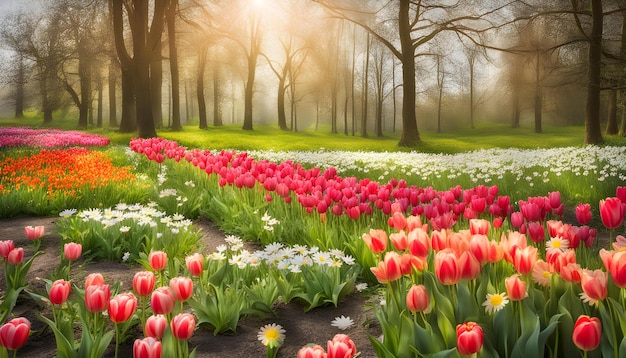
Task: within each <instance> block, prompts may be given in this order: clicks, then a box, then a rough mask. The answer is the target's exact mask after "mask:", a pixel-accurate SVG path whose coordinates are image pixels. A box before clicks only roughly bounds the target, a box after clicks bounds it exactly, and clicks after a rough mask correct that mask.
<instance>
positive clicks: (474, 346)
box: [456, 322, 484, 355]
mask: <svg viewBox="0 0 626 358" xmlns="http://www.w3.org/2000/svg"><path fill="white" fill-rule="evenodd" d="M483 340H484V337H483V329H482V328H481V327H480V326H479V325H478V324H476V323H475V322H466V323H463V324H459V325H458V326H456V349H457V350H458V351H459V353H460V354H461V355H470V354H474V353H478V351H480V349H481V348H482V346H483Z"/></svg>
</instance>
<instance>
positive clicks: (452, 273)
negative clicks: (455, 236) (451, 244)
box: [435, 249, 463, 285]
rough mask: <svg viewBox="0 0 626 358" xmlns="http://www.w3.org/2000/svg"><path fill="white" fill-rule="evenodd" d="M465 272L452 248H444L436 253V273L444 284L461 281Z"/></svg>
mask: <svg viewBox="0 0 626 358" xmlns="http://www.w3.org/2000/svg"><path fill="white" fill-rule="evenodd" d="M462 274H463V272H462V271H461V267H460V266H459V259H458V257H457V256H456V254H455V253H454V251H452V250H451V249H443V250H441V251H439V252H438V253H437V254H436V255H435V275H436V276H437V279H438V280H439V282H441V283H442V284H444V285H454V284H457V283H459V281H461V278H462Z"/></svg>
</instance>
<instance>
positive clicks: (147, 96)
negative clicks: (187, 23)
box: [110, 0, 166, 138]
mask: <svg viewBox="0 0 626 358" xmlns="http://www.w3.org/2000/svg"><path fill="white" fill-rule="evenodd" d="M110 1H111V2H112V11H113V31H114V34H115V45H116V49H117V53H118V56H119V58H120V62H121V63H122V69H123V70H124V69H130V70H132V72H131V73H132V79H133V86H134V95H135V105H136V109H135V110H136V118H137V134H138V135H139V137H142V138H149V137H155V136H156V129H155V125H154V117H153V112H152V101H151V87H150V64H151V62H152V58H153V56H155V54H154V52H153V51H152V49H154V48H155V47H156V46H157V44H158V43H160V42H161V35H162V33H163V25H164V12H165V5H166V2H165V1H156V2H154V6H153V8H152V13H150V6H149V2H148V0H110ZM124 12H125V13H126V18H127V19H128V23H129V25H130V30H131V39H132V53H133V56H132V57H130V55H128V53H129V51H128V50H127V49H126V41H125V38H124V16H123V14H124ZM150 15H151V17H152V22H151V25H150V26H149V25H148V23H149V18H150ZM159 55H160V54H159ZM124 90H128V89H127V88H122V91H124Z"/></svg>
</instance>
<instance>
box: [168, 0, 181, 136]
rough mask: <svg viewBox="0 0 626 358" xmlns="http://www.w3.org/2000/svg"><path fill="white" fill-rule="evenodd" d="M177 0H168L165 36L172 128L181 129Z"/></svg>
mask: <svg viewBox="0 0 626 358" xmlns="http://www.w3.org/2000/svg"><path fill="white" fill-rule="evenodd" d="M177 12H178V0H169V3H168V7H167V12H166V16H167V38H168V47H169V53H170V76H171V84H172V130H175V131H178V130H181V129H183V126H182V125H181V122H180V79H179V75H178V49H177V47H176V14H177Z"/></svg>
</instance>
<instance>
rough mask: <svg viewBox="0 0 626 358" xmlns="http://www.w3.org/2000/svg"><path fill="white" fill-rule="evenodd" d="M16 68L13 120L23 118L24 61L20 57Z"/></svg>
mask: <svg viewBox="0 0 626 358" xmlns="http://www.w3.org/2000/svg"><path fill="white" fill-rule="evenodd" d="M18 61H19V63H18V65H17V66H18V68H17V78H16V79H15V82H16V83H15V118H22V117H24V83H25V82H26V81H25V77H26V75H25V74H24V60H23V59H22V58H21V57H20V58H19V60H18Z"/></svg>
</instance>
